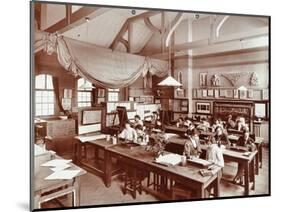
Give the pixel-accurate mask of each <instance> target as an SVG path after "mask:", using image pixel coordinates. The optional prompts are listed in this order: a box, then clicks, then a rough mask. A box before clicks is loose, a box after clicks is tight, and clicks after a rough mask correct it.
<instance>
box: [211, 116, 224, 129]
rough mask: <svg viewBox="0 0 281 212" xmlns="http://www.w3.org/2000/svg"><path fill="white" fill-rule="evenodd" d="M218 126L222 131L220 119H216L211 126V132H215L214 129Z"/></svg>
mask: <svg viewBox="0 0 281 212" xmlns="http://www.w3.org/2000/svg"><path fill="white" fill-rule="evenodd" d="M218 126H220V127H221V128H222V129H224V127H223V124H222V122H221V119H216V120H215V122H214V124H213V126H212V132H215V130H216V128H217V127H218Z"/></svg>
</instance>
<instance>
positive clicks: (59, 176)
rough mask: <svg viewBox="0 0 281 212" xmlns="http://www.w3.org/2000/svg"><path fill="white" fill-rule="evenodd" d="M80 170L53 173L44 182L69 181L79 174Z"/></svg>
mask: <svg viewBox="0 0 281 212" xmlns="http://www.w3.org/2000/svg"><path fill="white" fill-rule="evenodd" d="M79 172H80V170H61V171H57V172H54V173H53V174H51V175H49V176H48V177H46V178H45V180H70V179H72V178H74V177H75V176H77V175H78V174H79Z"/></svg>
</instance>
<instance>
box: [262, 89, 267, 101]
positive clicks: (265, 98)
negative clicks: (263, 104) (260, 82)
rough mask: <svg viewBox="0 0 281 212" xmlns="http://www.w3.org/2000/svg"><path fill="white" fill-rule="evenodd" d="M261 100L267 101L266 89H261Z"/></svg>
mask: <svg viewBox="0 0 281 212" xmlns="http://www.w3.org/2000/svg"><path fill="white" fill-rule="evenodd" d="M262 99H263V100H267V99H268V90H267V89H263V90H262Z"/></svg>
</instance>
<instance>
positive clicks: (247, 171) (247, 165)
mask: <svg viewBox="0 0 281 212" xmlns="http://www.w3.org/2000/svg"><path fill="white" fill-rule="evenodd" d="M244 170H245V175H244V179H245V195H246V196H248V195H249V184H250V182H249V163H248V162H246V163H245V164H244Z"/></svg>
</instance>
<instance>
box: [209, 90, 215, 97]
mask: <svg viewBox="0 0 281 212" xmlns="http://www.w3.org/2000/svg"><path fill="white" fill-rule="evenodd" d="M208 96H212V97H213V96H214V90H213V89H209V90H208Z"/></svg>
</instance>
